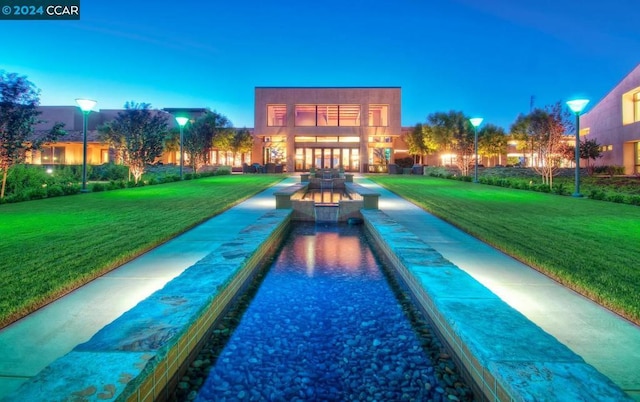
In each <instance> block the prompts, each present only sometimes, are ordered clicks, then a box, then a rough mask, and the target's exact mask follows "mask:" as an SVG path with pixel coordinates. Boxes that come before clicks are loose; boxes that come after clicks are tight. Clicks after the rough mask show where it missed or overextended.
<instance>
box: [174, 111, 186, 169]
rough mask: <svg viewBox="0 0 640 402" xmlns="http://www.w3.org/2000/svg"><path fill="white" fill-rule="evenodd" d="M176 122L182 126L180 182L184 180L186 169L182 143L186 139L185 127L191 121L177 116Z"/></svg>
mask: <svg viewBox="0 0 640 402" xmlns="http://www.w3.org/2000/svg"><path fill="white" fill-rule="evenodd" d="M176 121H177V122H178V125H179V126H180V180H182V170H183V169H184V153H183V152H182V141H183V137H184V126H185V124H187V122H188V121H189V118H188V117H183V116H176Z"/></svg>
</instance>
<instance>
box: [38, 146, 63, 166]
mask: <svg viewBox="0 0 640 402" xmlns="http://www.w3.org/2000/svg"><path fill="white" fill-rule="evenodd" d="M64 151H65V149H64V147H44V148H42V151H41V154H40V155H41V161H42V162H41V163H42V164H43V165H60V164H64V163H65V160H64Z"/></svg>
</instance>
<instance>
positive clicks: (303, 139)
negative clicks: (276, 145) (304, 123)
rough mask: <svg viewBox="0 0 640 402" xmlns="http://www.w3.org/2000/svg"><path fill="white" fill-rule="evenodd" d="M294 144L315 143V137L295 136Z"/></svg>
mask: <svg viewBox="0 0 640 402" xmlns="http://www.w3.org/2000/svg"><path fill="white" fill-rule="evenodd" d="M293 141H294V142H316V137H305V136H302V135H296V137H295V138H294V140H293Z"/></svg>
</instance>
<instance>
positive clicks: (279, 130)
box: [252, 87, 402, 172]
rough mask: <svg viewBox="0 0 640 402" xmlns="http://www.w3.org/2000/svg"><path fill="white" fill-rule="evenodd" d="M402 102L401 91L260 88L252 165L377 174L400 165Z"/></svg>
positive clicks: (256, 101)
mask: <svg viewBox="0 0 640 402" xmlns="http://www.w3.org/2000/svg"><path fill="white" fill-rule="evenodd" d="M400 100H401V89H400V88H399V87H376V88H374V87H256V88H255V119H254V131H253V135H254V138H255V141H254V149H253V152H252V156H253V157H252V159H253V160H254V161H258V162H260V163H276V164H285V165H286V169H287V171H288V172H294V171H308V170H310V169H311V168H318V169H323V168H333V169H335V168H343V169H344V170H345V171H350V172H367V171H375V167H376V166H386V164H387V163H391V162H393V161H394V159H395V155H394V149H395V145H396V144H399V143H400V135H401V133H402V131H401V130H402V128H401V120H400V107H401V105H400V103H401V102H400Z"/></svg>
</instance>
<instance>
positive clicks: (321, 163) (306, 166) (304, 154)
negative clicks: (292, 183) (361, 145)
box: [295, 147, 360, 172]
mask: <svg viewBox="0 0 640 402" xmlns="http://www.w3.org/2000/svg"><path fill="white" fill-rule="evenodd" d="M295 167H296V170H297V171H303V172H304V171H308V170H310V169H311V167H315V168H316V169H338V168H340V167H343V168H344V170H345V171H346V172H357V171H359V170H360V150H359V149H358V148H329V147H327V148H296V165H295Z"/></svg>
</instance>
